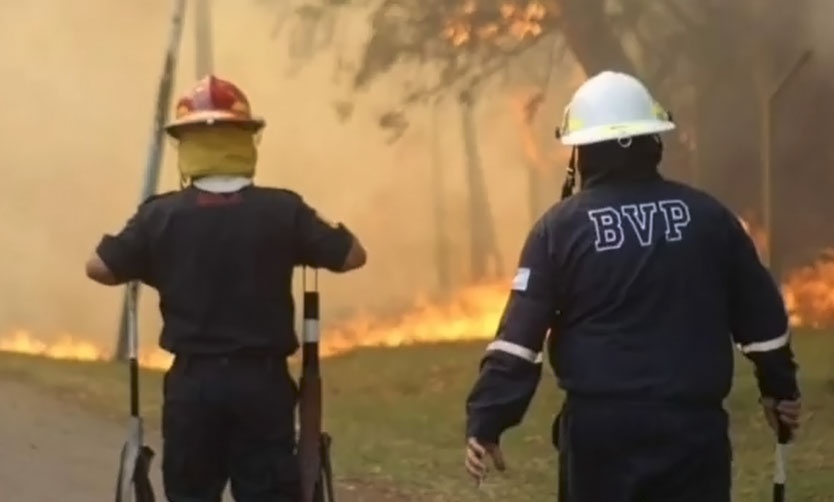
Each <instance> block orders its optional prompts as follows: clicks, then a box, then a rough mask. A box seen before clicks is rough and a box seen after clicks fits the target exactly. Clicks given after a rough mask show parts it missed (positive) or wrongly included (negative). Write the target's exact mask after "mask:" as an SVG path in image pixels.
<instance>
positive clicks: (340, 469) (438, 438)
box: [0, 332, 834, 502]
mask: <svg viewBox="0 0 834 502" xmlns="http://www.w3.org/2000/svg"><path fill="white" fill-rule="evenodd" d="M795 340H796V342H795V346H796V351H797V356H798V361H799V363H800V367H801V370H800V371H801V380H802V382H801V385H802V390H803V393H804V401H803V406H804V412H805V417H804V423H803V429H802V431H801V434H800V436H799V437H798V439H797V442H796V444H795V446H794V448H793V450H792V452H791V458H790V461H789V491H790V493H791V500H796V501H799V500H802V501H834V475H832V473H834V425H833V424H834V384H832V378H833V377H834V334H831V333H821V332H803V333H799V334H797V336H796V338H795ZM483 345H484V344H483V343H477V344H459V345H426V346H416V347H409V348H403V349H396V350H391V349H367V350H360V351H356V352H354V353H351V354H347V355H344V356H341V357H338V358H333V359H328V360H326V361H324V363H323V372H324V378H325V424H326V428H327V429H328V430H329V432H331V433H332V434H333V436H334V438H335V439H334V441H335V442H334V455H335V464H336V470H337V476H338V477H339V478H340V479H341V480H343V481H345V480H355V481H357V482H358V485H359V486H360V489H361V486H363V485H365V484H370V485H374V486H385V487H391V488H394V487H396V491H397V492H399V493H401V494H403V495H404V496H403V498H404V499H406V500H411V499H418V497H419V500H437V501H455V502H467V501H476V500H478V501H482V500H493V499H494V500H519V501H520V500H548V499H550V500H553V498H552V497H553V495H554V494H555V485H556V475H555V472H556V468H555V454H554V451H553V449H552V447H551V445H550V438H549V431H550V422H551V420H552V417H553V414H554V412H555V411H556V410H557V408H558V406H559V401H560V400H561V397H562V396H561V393H560V392H558V391H557V390H556V386H555V382H554V381H553V378H552V377H551V376H550V373H549V372H547V373H546V375H545V377H544V378H543V382H542V385H541V387H540V389H539V391H538V394H537V396H536V399H535V401H534V405H533V407H532V409H531V410H530V412H529V413H528V415H527V418H526V420H525V422H524V424H523V425H522V426H521V427H519V428H517V429H514V430H512V431H510V432H508V433H507V434H506V436H505V439H504V440H503V443H504V447H505V454H506V456H507V459H508V461H509V462H510V471H509V472H508V473H507V474H505V475H501V476H493V477H492V478H491V479H489V480H488V481H487V483H486V484H485V485H484V486H483V487H482V490H481V491H477V490H475V488H474V486H473V484H472V483H471V482H470V481H469V480H468V479H467V478H466V477H465V475H464V473H463V469H462V456H463V401H464V396H465V395H466V393H467V391H468V390H469V387H470V386H471V384H472V382H473V379H474V378H475V376H476V369H477V362H478V359H479V358H480V356H481V353H482V350H483ZM296 369H297V368H296ZM126 374H127V373H126V369H125V367H123V366H118V365H113V364H105V363H100V364H82V363H74V362H67V361H54V360H47V359H39V358H32V357H25V356H18V355H2V356H0V377H11V378H15V379H18V380H21V381H23V382H27V383H29V384H32V385H34V386H37V387H40V388H43V389H46V390H48V391H50V392H54V393H57V394H59V395H61V396H62V397H65V398H67V399H72V400H74V401H78V402H81V403H82V404H83V405H84V406H85V407H87V408H89V409H93V410H97V411H98V412H100V413H102V414H104V415H106V416H109V417H113V418H117V417H122V416H124V415H125V413H126V412H125V409H126V397H125V391H126V388H127V386H126ZM751 374H752V368H751V366H750V365H749V364H748V363H747V362H746V361H739V364H738V365H737V379H736V383H735V388H734V391H733V394H732V395H731V397H730V399H729V400H728V402H727V405H728V407H729V409H730V411H731V414H732V430H731V433H732V438H733V443H734V448H735V461H734V472H735V481H734V482H735V488H734V490H735V499H734V500H736V501H740V502H741V501H762V500H768V497H769V495H768V493H769V490H770V483H771V482H770V475H771V472H772V466H771V460H772V454H771V452H772V448H773V436H772V434H771V433H770V432H769V430H767V429H766V426H765V424H764V421H763V419H762V418H761V415H760V410H759V408H758V406H757V404H756V397H757V395H756V390H755V389H756V387H755V383H754V381H753V379H752V377H751ZM142 379H143V380H142V388H143V390H144V393H143V405H144V415H145V416H146V417H147V418H148V423H149V424H150V426H155V425H156V424H158V421H159V412H160V404H161V403H160V398H161V395H160V392H161V374H159V373H157V372H150V371H149V372H144V373H143V375H142Z"/></svg>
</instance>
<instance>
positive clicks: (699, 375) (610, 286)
mask: <svg viewBox="0 0 834 502" xmlns="http://www.w3.org/2000/svg"><path fill="white" fill-rule="evenodd" d="M543 223H544V225H545V226H546V227H547V230H548V232H547V234H548V235H549V236H551V238H552V241H551V242H549V247H550V249H551V250H552V257H551V258H552V259H553V260H554V261H555V270H556V271H557V278H556V281H555V282H556V283H558V284H559V286H558V288H559V291H558V294H557V303H558V305H559V315H558V317H557V321H556V322H557V325H556V326H554V329H553V331H554V333H553V336H551V338H550V347H549V348H550V357H551V361H552V363H553V366H554V368H555V369H556V372H557V375H558V377H559V380H560V384H561V386H562V387H563V388H565V389H566V390H567V391H568V392H569V393H573V394H576V395H584V396H600V397H603V396H619V397H634V398H637V399H651V400H655V399H661V400H665V399H670V400H676V401H692V402H693V403H705V404H706V403H710V404H711V403H719V402H720V401H721V400H722V399H723V398H724V397H725V396H726V395H727V393H728V392H729V389H730V385H731V380H732V374H733V351H732V338H731V329H732V328H731V318H730V317H731V315H730V311H729V310H730V305H731V298H730V294H731V290H732V288H731V285H730V284H729V282H730V280H731V270H730V269H731V262H732V258H731V257H732V253H733V252H734V250H733V249H732V246H733V241H732V238H731V236H732V232H733V229H734V228H735V227H737V226H738V222H737V221H736V220H735V217H734V216H733V215H732V213H730V212H729V211H728V210H726V209H725V208H724V207H723V206H722V205H721V204H720V203H718V202H717V201H715V200H714V199H712V198H711V197H710V196H708V195H706V194H705V193H703V192H700V191H698V190H696V189H693V188H690V187H687V186H685V185H681V184H677V183H673V182H669V181H665V180H663V179H661V178H660V177H658V178H657V179H655V180H650V181H644V182H640V183H617V184H602V185H599V186H592V187H588V188H586V189H584V190H582V191H581V192H579V193H578V194H576V195H574V196H573V197H571V198H569V199H568V200H566V201H564V202H563V203H561V204H559V205H558V206H556V207H554V209H553V210H551V212H549V213H548V214H547V215H545V217H544V219H543Z"/></svg>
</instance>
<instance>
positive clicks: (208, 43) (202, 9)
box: [194, 0, 214, 80]
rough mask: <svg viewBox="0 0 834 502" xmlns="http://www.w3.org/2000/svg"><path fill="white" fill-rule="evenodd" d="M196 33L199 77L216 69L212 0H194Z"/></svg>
mask: <svg viewBox="0 0 834 502" xmlns="http://www.w3.org/2000/svg"><path fill="white" fill-rule="evenodd" d="M194 20H195V23H194V35H195V41H196V44H195V47H196V49H197V55H196V63H195V66H194V68H195V70H196V71H197V79H198V80H199V79H201V78H203V77H205V76H206V75H208V74H210V73H212V72H213V71H214V42H213V39H214V37H213V36H212V24H211V20H212V17H211V0H194Z"/></svg>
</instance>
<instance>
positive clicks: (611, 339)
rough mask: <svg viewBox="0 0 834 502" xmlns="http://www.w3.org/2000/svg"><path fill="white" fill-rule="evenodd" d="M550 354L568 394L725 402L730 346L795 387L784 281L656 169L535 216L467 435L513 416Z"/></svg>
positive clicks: (777, 392) (762, 375)
mask: <svg viewBox="0 0 834 502" xmlns="http://www.w3.org/2000/svg"><path fill="white" fill-rule="evenodd" d="M548 331H549V332H550V337H549V341H548V344H547V345H548V347H547V349H548V352H549V360H550V363H551V365H552V366H553V368H554V370H555V373H556V376H557V378H558V382H559V385H560V386H561V387H562V388H563V389H564V390H565V391H566V392H567V393H568V395H569V396H570V395H574V396H593V397H599V398H616V399H636V400H652V401H668V402H669V403H680V404H682V405H683V404H698V405H706V406H713V405H714V406H716V407H720V406H721V404H722V400H723V399H724V398H725V397H726V396H727V394H728V392H729V390H730V386H731V383H732V376H733V343H735V344H738V345H739V346H740V347H741V348H742V350H743V351H744V352H745V353H746V354H748V356H750V357H751V358H752V359H753V360H754V362H755V363H756V365H757V374H758V376H759V383H760V387H762V392H763V393H765V394H766V395H768V396H772V397H776V398H788V397H794V396H795V395H796V394H797V389H796V380H795V365H794V364H793V359H792V354H791V349H790V344H789V336H788V320H787V317H786V312H785V307H784V304H783V300H782V297H781V295H780V293H779V290H778V288H777V286H776V284H775V283H774V281H773V280H772V279H771V277H770V275H769V273H768V271H767V270H766V269H765V267H764V266H763V265H762V264H761V262H760V261H759V258H758V255H757V253H756V250H755V247H754V246H753V243H752V242H751V240H750V238H749V237H748V235H747V234H746V233H745V231H744V229H743V228H742V226H741V224H740V222H739V221H738V219H737V218H736V217H735V216H734V215H733V214H732V213H731V212H730V211H729V210H728V209H726V208H725V207H724V206H723V205H722V204H720V203H719V202H718V201H716V200H715V199H713V198H712V197H710V196H709V195H707V194H705V193H704V192H701V191H699V190H696V189H694V188H691V187H688V186H685V185H682V184H678V183H674V182H670V181H666V180H664V179H662V178H661V177H660V175H659V174H658V173H657V171H656V170H652V171H651V172H645V171H644V172H642V174H639V175H637V176H634V177H630V178H629V177H620V178H619V179H616V177H615V179H608V180H600V181H599V183H588V185H587V186H585V187H584V189H583V190H582V191H580V192H579V193H578V194H576V195H574V196H572V197H570V198H568V199H567V200H565V201H562V202H561V203H558V204H556V205H555V206H553V207H552V208H551V209H550V210H548V211H547V212H546V213H545V214H544V216H542V218H541V219H540V220H539V221H538V222H537V223H536V224H535V226H534V227H533V229H532V231H531V232H530V234H529V236H528V237H527V240H526V242H525V244H524V247H523V250H522V252H521V258H520V263H519V268H518V272H517V274H516V277H515V280H514V281H513V286H512V291H511V293H510V298H509V301H508V303H507V306H506V309H505V311H504V315H503V317H502V320H501V323H500V326H499V329H498V333H497V337H496V339H495V340H494V341H493V342H492V343H491V344H490V345H489V346H488V349H487V353H486V356H485V357H484V359H483V361H482V365H481V374H480V377H479V379H478V381H477V382H476V384H475V387H474V389H473V390H472V393H471V394H470V396H469V399H468V401H467V415H468V421H467V434H468V435H469V436H474V437H477V438H479V439H481V440H483V441H488V442H497V441H498V438H499V436H500V434H501V433H502V432H503V431H504V430H505V429H507V428H508V427H511V426H513V425H516V424H517V423H519V422H520V420H521V418H522V417H523V414H524V413H525V410H526V408H527V406H528V405H529V402H530V400H531V399H532V396H533V393H534V392H535V389H536V386H537V384H538V381H539V378H540V373H541V354H542V352H543V351H544V349H545V347H544V345H545V337H546V335H547V333H548Z"/></svg>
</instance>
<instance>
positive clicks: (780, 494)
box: [773, 422, 791, 502]
mask: <svg viewBox="0 0 834 502" xmlns="http://www.w3.org/2000/svg"><path fill="white" fill-rule="evenodd" d="M790 441H791V431H790V429H788V427H787V426H786V425H785V424H783V423H782V422H779V428H778V433H777V441H776V452H775V454H774V458H773V502H785V485H786V481H787V472H786V469H785V457H786V456H787V455H786V454H787V450H788V444H789V443H790Z"/></svg>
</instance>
